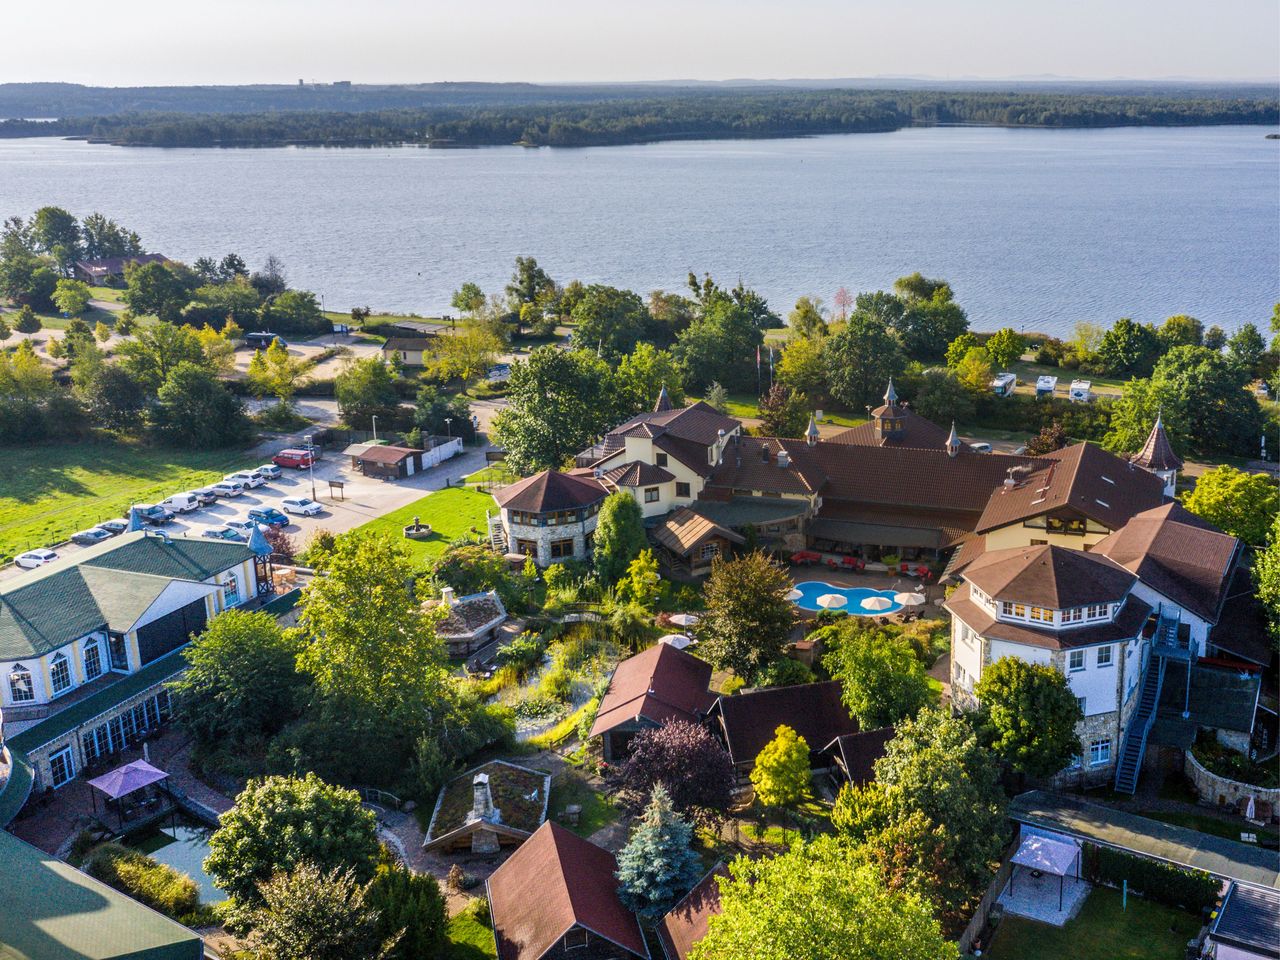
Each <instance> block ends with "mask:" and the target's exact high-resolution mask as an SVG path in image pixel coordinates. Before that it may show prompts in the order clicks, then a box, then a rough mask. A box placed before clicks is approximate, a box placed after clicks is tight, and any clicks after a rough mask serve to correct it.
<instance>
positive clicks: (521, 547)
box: [516, 540, 538, 557]
mask: <svg viewBox="0 0 1280 960" xmlns="http://www.w3.org/2000/svg"><path fill="white" fill-rule="evenodd" d="M516 553H523V554H524V555H525V556H526V557H536V556H537V555H538V543H537V541H535V540H517V541H516Z"/></svg>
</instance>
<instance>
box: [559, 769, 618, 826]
mask: <svg viewBox="0 0 1280 960" xmlns="http://www.w3.org/2000/svg"><path fill="white" fill-rule="evenodd" d="M571 803H576V804H578V805H579V806H581V807H582V813H581V814H580V815H579V817H578V822H577V823H576V824H571V823H565V824H564V826H566V827H568V828H569V829H570V830H572V831H573V832H574V833H576V834H577V835H578V836H580V837H589V836H591V834H593V833H595V832H596V831H597V830H599V829H600V828H601V827H607V826H608V825H609V824H611V823H613V821H615V820H617V819H618V813H619V811H618V808H617V806H615V805H614V802H613V801H612V800H611V799H610V798H609V797H608V796H607V795H605V794H603V793H599V792H597V791H596V790H593V789H592V788H591V784H589V783H587V781H586V780H584V779H583V778H582V777H581V776H579V775H578V774H577V773H574V772H572V771H568V770H567V771H565V772H564V773H563V774H561V775H560V777H559V778H558V779H557V780H556V781H555V782H554V783H553V784H552V786H551V798H550V801H549V802H548V804H547V813H548V816H549V817H550V818H551V819H552V820H555V821H556V822H557V823H561V822H563V821H562V820H561V817H562V815H563V813H564V808H565V807H566V806H568V805H569V804H571Z"/></svg>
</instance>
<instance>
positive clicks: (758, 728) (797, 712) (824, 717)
mask: <svg viewBox="0 0 1280 960" xmlns="http://www.w3.org/2000/svg"><path fill="white" fill-rule="evenodd" d="M706 722H707V723H708V724H709V725H710V726H711V729H712V731H713V732H715V734H716V736H718V737H719V738H720V740H721V742H722V743H724V745H725V749H727V750H728V751H729V757H730V758H731V759H732V760H733V767H734V770H735V771H736V772H737V774H738V778H739V779H740V780H745V779H746V777H747V776H748V775H749V774H750V773H751V769H752V767H754V766H755V765H756V757H758V756H759V755H760V751H761V750H763V749H764V748H765V745H766V744H768V743H769V742H770V741H771V740H773V738H774V737H775V736H776V733H777V729H778V727H780V726H783V725H786V726H788V727H790V728H791V729H792V730H794V731H795V732H796V733H798V734H799V735H800V736H802V737H804V739H805V742H806V743H808V744H809V765H810V767H812V768H813V769H815V770H821V769H826V768H827V767H828V766H830V764H831V757H830V755H829V754H826V753H824V752H823V747H824V746H826V745H828V744H830V743H831V741H832V740H835V739H836V738H837V737H842V736H845V735H846V734H851V733H857V732H858V721H857V720H855V719H854V718H853V717H852V716H851V715H850V714H849V708H848V707H846V706H845V704H844V700H843V699H842V698H841V688H840V681H838V680H828V681H825V682H823V683H801V684H796V685H794V686H790V687H769V688H767V689H765V690H752V691H749V692H746V693H737V694H734V695H732V696H727V697H723V696H722V697H720V698H718V699H717V700H716V702H715V704H714V705H713V706H712V707H711V709H710V711H709V712H708V714H707V720H706Z"/></svg>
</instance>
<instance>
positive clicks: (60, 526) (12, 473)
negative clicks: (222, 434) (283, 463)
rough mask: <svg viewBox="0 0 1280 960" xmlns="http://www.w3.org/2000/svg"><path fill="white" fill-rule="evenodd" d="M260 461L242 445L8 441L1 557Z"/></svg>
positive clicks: (2, 476)
mask: <svg viewBox="0 0 1280 960" xmlns="http://www.w3.org/2000/svg"><path fill="white" fill-rule="evenodd" d="M256 463H257V461H255V460H253V459H251V458H250V457H249V456H248V454H246V453H244V452H242V451H238V450H166V449H162V448H150V447H143V446H138V445H134V444H127V443H110V442H102V443H93V442H84V443H60V444H56V445H50V446H34V445H33V446H26V447H6V448H5V449H4V451H3V454H0V559H3V560H5V561H7V560H9V559H11V558H12V557H13V556H14V555H15V554H18V553H21V552H22V551H24V550H30V549H32V548H34V547H42V546H46V545H48V544H51V543H57V542H59V541H61V540H65V539H67V537H69V536H70V535H71V534H73V533H75V532H76V531H78V530H83V529H85V528H86V527H92V526H93V525H94V524H97V523H101V522H102V521H103V520H110V519H112V518H113V517H120V516H123V515H124V513H125V511H126V510H128V508H129V507H131V506H132V505H133V504H135V503H155V502H156V501H157V500H162V499H164V498H165V497H167V496H169V495H171V494H174V493H180V492H181V491H183V490H190V489H191V488H192V487H200V486H204V485H205V484H209V483H213V482H214V481H216V480H220V479H222V477H224V476H225V475H226V474H228V473H231V472H232V471H234V470H239V469H241V468H242V467H247V466H253V465H255V464H256Z"/></svg>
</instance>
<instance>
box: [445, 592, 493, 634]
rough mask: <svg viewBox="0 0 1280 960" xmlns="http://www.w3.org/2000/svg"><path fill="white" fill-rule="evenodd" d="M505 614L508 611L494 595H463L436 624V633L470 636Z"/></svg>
mask: <svg viewBox="0 0 1280 960" xmlns="http://www.w3.org/2000/svg"><path fill="white" fill-rule="evenodd" d="M505 614H506V611H505V610H503V609H502V607H501V605H500V604H499V603H498V601H497V600H495V599H494V598H493V597H490V596H486V595H482V596H478V597H463V598H462V599H460V600H455V601H454V603H453V606H451V607H450V608H449V612H448V613H447V614H446V615H445V617H444V619H443V620H441V621H440V622H439V623H437V624H436V633H438V634H439V635H440V636H442V637H466V636H470V635H471V634H473V633H475V632H476V631H477V630H479V629H480V628H481V627H483V626H484V625H485V624H487V623H492V622H493V621H494V620H496V619H497V618H498V617H501V616H505Z"/></svg>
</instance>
